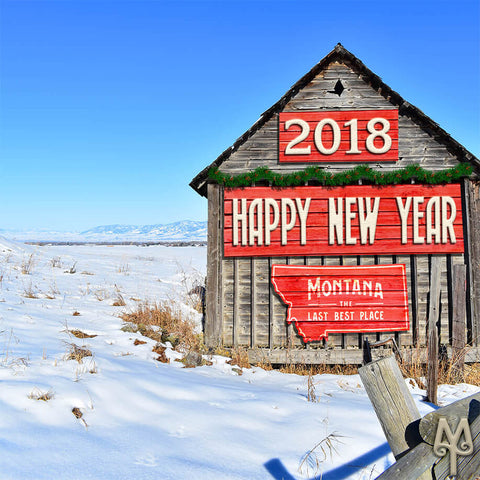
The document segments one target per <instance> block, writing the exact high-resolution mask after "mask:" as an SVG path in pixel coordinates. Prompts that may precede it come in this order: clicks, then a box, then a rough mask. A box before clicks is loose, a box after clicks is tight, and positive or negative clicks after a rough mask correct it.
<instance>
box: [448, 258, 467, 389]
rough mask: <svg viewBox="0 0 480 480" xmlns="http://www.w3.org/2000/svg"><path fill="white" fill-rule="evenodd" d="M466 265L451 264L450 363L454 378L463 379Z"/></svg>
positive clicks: (460, 380)
mask: <svg viewBox="0 0 480 480" xmlns="http://www.w3.org/2000/svg"><path fill="white" fill-rule="evenodd" d="M466 270H467V268H466V265H454V266H453V325H452V365H453V375H454V378H455V380H457V381H459V382H463V381H464V368H463V367H464V363H465V312H466V303H465V301H466V297H465V280H466Z"/></svg>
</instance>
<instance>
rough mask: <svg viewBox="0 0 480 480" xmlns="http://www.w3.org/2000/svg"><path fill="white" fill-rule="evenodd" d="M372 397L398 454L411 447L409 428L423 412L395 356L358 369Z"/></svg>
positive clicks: (392, 445)
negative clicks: (420, 411)
mask: <svg viewBox="0 0 480 480" xmlns="http://www.w3.org/2000/svg"><path fill="white" fill-rule="evenodd" d="M358 373H359V374H360V378H361V379H362V382H363V385H364V386H365V390H366V391H367V394H368V397H369V398H370V401H371V402H372V405H373V408H374V409H375V413H376V414H377V417H378V420H379V421H380V424H381V426H382V429H383V432H384V433H385V437H386V438H387V441H388V444H389V445H390V448H391V449H392V452H393V454H394V455H395V458H398V457H399V456H401V455H402V454H403V453H404V452H406V451H407V450H409V448H410V447H409V445H408V444H407V441H406V440H405V429H406V428H407V426H408V425H409V424H410V423H412V422H414V421H415V420H418V419H419V418H420V414H419V412H418V409H417V406H416V405H415V402H414V401H413V398H412V395H411V394H410V392H409V391H408V388H407V386H406V384H405V380H404V379H403V376H402V372H400V369H399V368H398V365H397V362H396V361H395V357H394V356H393V355H392V356H390V357H385V358H382V359H380V360H376V361H375V362H372V363H369V364H367V365H365V366H364V367H361V368H359V369H358Z"/></svg>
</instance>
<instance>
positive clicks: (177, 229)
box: [0, 220, 207, 242]
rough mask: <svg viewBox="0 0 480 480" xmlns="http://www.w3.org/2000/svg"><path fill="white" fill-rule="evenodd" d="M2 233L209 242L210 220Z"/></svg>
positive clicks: (40, 238)
mask: <svg viewBox="0 0 480 480" xmlns="http://www.w3.org/2000/svg"><path fill="white" fill-rule="evenodd" d="M0 234H1V235H3V236H5V237H7V238H11V239H14V240H19V241H25V242H29V241H30V242H48V241H51V242H144V241H146V242H147V241H148V242H156V241H159V242H161V241H182V242H188V241H206V240H207V222H196V221H193V220H182V221H179V222H174V223H168V224H155V225H119V224H116V225H101V226H98V227H94V228H90V229H89V230H85V231H83V232H75V231H72V232H60V231H54V230H21V231H20V230H8V229H0Z"/></svg>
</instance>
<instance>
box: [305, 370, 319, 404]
mask: <svg viewBox="0 0 480 480" xmlns="http://www.w3.org/2000/svg"><path fill="white" fill-rule="evenodd" d="M313 378H314V377H313V375H309V376H308V377H307V400H308V401H309V402H313V403H317V402H318V401H319V399H318V397H317V393H316V392H315V387H316V385H317V384H316V383H315V382H314V380H313Z"/></svg>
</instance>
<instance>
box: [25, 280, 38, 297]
mask: <svg viewBox="0 0 480 480" xmlns="http://www.w3.org/2000/svg"><path fill="white" fill-rule="evenodd" d="M23 296H24V297H25V298H38V295H37V293H36V292H35V290H34V288H33V286H32V284H31V283H30V285H29V286H28V287H24V289H23Z"/></svg>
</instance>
